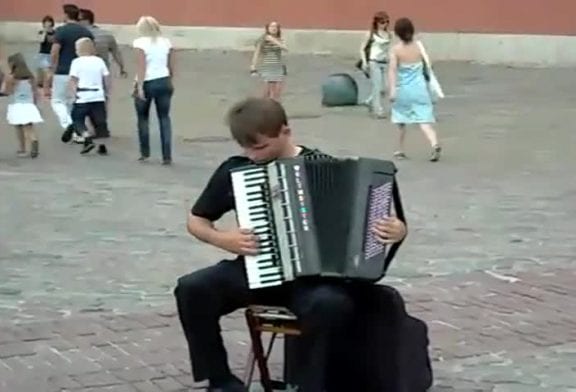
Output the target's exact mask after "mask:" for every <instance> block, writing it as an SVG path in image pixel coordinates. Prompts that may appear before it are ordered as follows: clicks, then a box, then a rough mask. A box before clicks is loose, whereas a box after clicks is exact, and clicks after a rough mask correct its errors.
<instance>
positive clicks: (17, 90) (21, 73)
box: [1, 53, 44, 158]
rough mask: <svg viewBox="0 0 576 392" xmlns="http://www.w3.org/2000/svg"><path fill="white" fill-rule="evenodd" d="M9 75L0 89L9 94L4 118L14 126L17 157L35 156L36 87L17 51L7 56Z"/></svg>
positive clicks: (39, 119) (36, 145) (37, 121)
mask: <svg viewBox="0 0 576 392" xmlns="http://www.w3.org/2000/svg"><path fill="white" fill-rule="evenodd" d="M8 69H9V74H8V75H6V78H5V79H4V81H3V83H2V88H1V90H2V92H3V93H4V94H6V95H8V96H9V103H8V110H7V114H6V119H7V120H8V124H10V125H13V126H14V127H15V128H16V135H17V136H18V141H19V143H20V148H19V149H18V156H21V157H23V156H26V155H28V153H27V151H28V147H30V157H32V158H36V157H37V156H38V136H37V135H36V130H35V129H34V124H38V123H42V122H44V121H43V119H42V116H41V114H40V111H39V110H38V107H37V106H36V104H37V102H38V97H39V94H38V88H37V86H36V81H35V78H34V74H33V73H32V72H31V71H30V68H28V65H27V64H26V60H25V59H24V56H22V54H21V53H16V54H13V55H12V56H10V57H8Z"/></svg>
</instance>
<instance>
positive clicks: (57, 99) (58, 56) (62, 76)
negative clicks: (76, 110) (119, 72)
mask: <svg viewBox="0 0 576 392" xmlns="http://www.w3.org/2000/svg"><path fill="white" fill-rule="evenodd" d="M62 9H63V11H64V21H65V23H64V25H62V26H60V27H58V28H57V29H56V31H55V32H54V42H53V44H52V51H51V60H52V64H51V67H50V72H49V76H48V78H47V81H46V83H45V84H44V88H45V89H46V90H48V89H49V88H51V89H52V91H51V102H50V103H51V106H52V110H53V111H54V114H56V117H57V118H58V122H59V123H60V126H61V127H62V129H63V130H65V131H67V132H64V135H63V138H62V141H64V142H67V141H69V139H70V137H73V138H74V141H75V142H78V143H83V142H84V140H83V138H82V137H81V136H80V135H77V134H76V133H74V132H73V127H72V118H71V117H70V113H71V111H72V104H73V97H70V96H69V92H68V85H69V81H70V76H69V73H70V64H72V60H74V59H75V58H76V57H77V56H76V41H77V40H79V39H80V38H86V37H87V38H90V39H94V36H93V35H92V33H91V32H90V31H89V30H88V29H87V28H86V27H84V26H82V25H80V24H79V23H78V17H79V14H80V9H79V8H78V7H77V6H75V5H74V4H65V5H64V6H63V7H62Z"/></svg>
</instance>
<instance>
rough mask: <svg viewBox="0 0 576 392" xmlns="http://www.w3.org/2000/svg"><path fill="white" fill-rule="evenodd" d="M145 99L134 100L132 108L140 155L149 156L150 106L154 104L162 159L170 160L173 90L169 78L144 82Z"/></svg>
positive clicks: (136, 98)
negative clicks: (135, 116) (136, 122)
mask: <svg viewBox="0 0 576 392" xmlns="http://www.w3.org/2000/svg"><path fill="white" fill-rule="evenodd" d="M143 87H144V96H145V99H140V98H138V97H137V96H136V97H135V98H134V107H135V109H136V115H137V116H138V139H139V141H140V155H141V156H142V157H146V158H147V157H149V156H150V106H151V105H152V102H154V104H155V106H156V114H157V116H158V125H159V127H160V143H161V145H162V159H164V160H165V161H170V160H172V121H171V120H170V104H171V101H172V94H173V92H174V89H173V87H172V81H171V79H170V78H168V77H166V78H160V79H154V80H149V81H146V82H144V85H143Z"/></svg>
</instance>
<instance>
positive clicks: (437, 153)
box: [430, 145, 442, 162]
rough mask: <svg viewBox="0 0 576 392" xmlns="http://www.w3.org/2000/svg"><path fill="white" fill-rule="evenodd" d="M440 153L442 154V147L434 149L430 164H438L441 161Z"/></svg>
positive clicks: (437, 146)
mask: <svg viewBox="0 0 576 392" xmlns="http://www.w3.org/2000/svg"><path fill="white" fill-rule="evenodd" d="M440 152H442V147H440V146H439V145H436V146H434V147H433V148H432V154H430V162H438V160H439V159H440Z"/></svg>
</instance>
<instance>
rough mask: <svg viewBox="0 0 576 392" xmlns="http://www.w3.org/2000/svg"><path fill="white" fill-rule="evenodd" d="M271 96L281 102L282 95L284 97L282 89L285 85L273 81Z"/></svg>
mask: <svg viewBox="0 0 576 392" xmlns="http://www.w3.org/2000/svg"><path fill="white" fill-rule="evenodd" d="M270 84H271V92H272V94H271V96H270V98H272V99H273V100H275V101H278V102H280V100H281V97H282V89H283V87H284V85H283V83H282V82H271V83H270Z"/></svg>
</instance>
